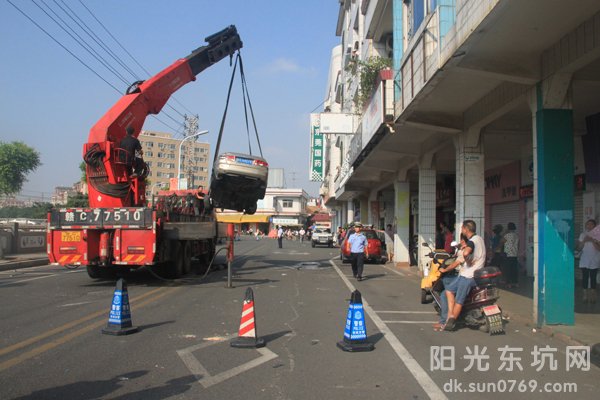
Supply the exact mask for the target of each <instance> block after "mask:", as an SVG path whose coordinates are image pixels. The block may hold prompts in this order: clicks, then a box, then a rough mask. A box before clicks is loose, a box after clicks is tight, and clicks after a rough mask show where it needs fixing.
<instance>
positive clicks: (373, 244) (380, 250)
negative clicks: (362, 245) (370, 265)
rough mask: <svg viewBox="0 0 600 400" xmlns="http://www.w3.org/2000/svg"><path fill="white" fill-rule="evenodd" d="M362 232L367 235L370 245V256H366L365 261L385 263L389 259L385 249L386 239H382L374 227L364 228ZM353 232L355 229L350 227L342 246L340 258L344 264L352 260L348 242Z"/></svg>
mask: <svg viewBox="0 0 600 400" xmlns="http://www.w3.org/2000/svg"><path fill="white" fill-rule="evenodd" d="M361 232H362V234H363V235H365V236H366V237H367V242H368V246H369V248H368V250H369V258H365V262H374V263H385V262H386V261H387V254H386V251H385V249H384V247H385V245H384V241H383V240H381V238H380V236H379V234H378V233H377V232H376V231H375V230H373V229H362V230H361ZM352 234H354V229H351V228H350V229H348V231H347V232H346V237H345V238H344V240H343V241H342V247H341V248H340V260H342V262H343V263H344V264H347V263H349V262H350V243H348V238H349V237H350V235H352Z"/></svg>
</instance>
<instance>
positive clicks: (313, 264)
mask: <svg viewBox="0 0 600 400" xmlns="http://www.w3.org/2000/svg"><path fill="white" fill-rule="evenodd" d="M296 268H297V269H319V268H327V266H324V265H322V264H321V263H320V262H317V261H305V262H301V263H299V264H296Z"/></svg>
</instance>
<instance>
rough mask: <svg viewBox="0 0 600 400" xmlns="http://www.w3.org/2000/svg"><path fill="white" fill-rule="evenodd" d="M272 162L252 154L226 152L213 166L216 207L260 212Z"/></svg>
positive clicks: (212, 195)
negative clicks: (257, 204) (258, 206)
mask: <svg viewBox="0 0 600 400" xmlns="http://www.w3.org/2000/svg"><path fill="white" fill-rule="evenodd" d="M268 177H269V163H267V161H266V160H265V159H264V158H262V157H258V156H254V155H250V154H241V153H223V154H221V155H219V158H218V159H217V162H216V163H215V165H213V172H212V179H211V182H210V198H211V200H212V202H213V206H214V207H216V208H223V209H230V210H236V211H240V212H242V211H243V212H244V213H246V214H254V213H255V212H256V202H257V201H258V200H259V199H263V198H264V197H265V191H266V189H267V179H268Z"/></svg>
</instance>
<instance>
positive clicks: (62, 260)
mask: <svg viewBox="0 0 600 400" xmlns="http://www.w3.org/2000/svg"><path fill="white" fill-rule="evenodd" d="M67 258H69V256H62V257H61V258H60V260H58V262H59V263H60V264H62V263H64V262H65V261H66V259H67Z"/></svg>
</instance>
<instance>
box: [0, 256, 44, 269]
mask: <svg viewBox="0 0 600 400" xmlns="http://www.w3.org/2000/svg"><path fill="white" fill-rule="evenodd" d="M49 263H50V261H49V260H48V258H46V257H45V258H34V259H31V260H23V261H14V262H8V263H3V264H0V271H10V270H11V269H21V268H30V267H39V266H41V265H46V264H49Z"/></svg>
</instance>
